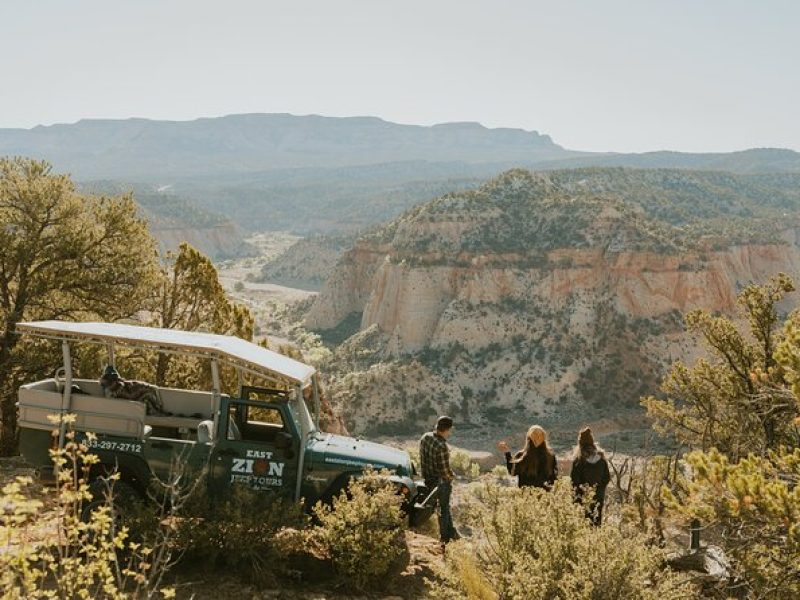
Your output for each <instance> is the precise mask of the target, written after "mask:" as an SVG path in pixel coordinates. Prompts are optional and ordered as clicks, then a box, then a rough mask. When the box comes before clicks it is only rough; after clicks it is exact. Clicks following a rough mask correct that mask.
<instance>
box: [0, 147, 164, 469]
mask: <svg viewBox="0 0 800 600" xmlns="http://www.w3.org/2000/svg"><path fill="white" fill-rule="evenodd" d="M0 248H2V249H3V251H2V253H0V321H1V322H2V325H1V326H2V331H0V385H2V390H0V394H2V417H3V418H2V420H3V429H2V451H3V452H5V453H8V452H10V451H12V450H13V448H14V447H15V446H16V407H15V405H14V402H15V396H14V392H15V390H16V387H17V384H18V383H19V381H20V380H21V379H23V378H24V377H26V376H28V375H30V374H32V373H40V372H41V371H42V370H43V369H44V368H47V367H45V365H49V364H52V362H51V361H50V360H45V361H44V362H41V361H40V360H37V359H41V358H43V357H44V356H49V353H48V352H42V349H43V346H42V345H41V344H31V343H20V342H19V339H20V338H19V336H17V335H16V333H15V329H16V326H17V323H19V322H21V321H25V320H37V319H81V318H82V319H87V318H97V319H101V320H116V319H120V318H125V317H130V316H131V315H133V314H135V313H136V311H138V310H140V309H141V308H142V306H143V304H144V300H145V298H146V295H147V294H148V293H149V291H150V290H151V289H152V285H153V282H154V280H155V277H156V273H157V261H156V246H155V243H154V241H153V239H152V238H151V237H150V234H149V233H148V231H147V225H146V223H145V222H144V221H143V220H141V219H140V218H139V217H138V216H137V209H136V205H135V203H134V202H133V200H132V199H131V198H130V197H129V196H122V197H115V198H107V197H94V196H82V195H80V194H78V193H76V191H75V187H74V185H73V184H72V182H71V181H70V179H69V178H68V177H67V176H66V175H56V174H54V173H53V172H52V169H51V167H50V165H48V164H47V163H45V162H37V161H33V160H29V159H23V158H16V159H0ZM47 348H50V347H49V346H47Z"/></svg>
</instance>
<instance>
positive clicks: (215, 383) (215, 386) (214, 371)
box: [211, 360, 220, 438]
mask: <svg viewBox="0 0 800 600" xmlns="http://www.w3.org/2000/svg"><path fill="white" fill-rule="evenodd" d="M211 388H212V389H211V397H212V398H213V400H212V406H213V410H214V437H215V438H216V436H217V435H219V404H220V385H219V364H218V363H217V361H216V360H212V361H211Z"/></svg>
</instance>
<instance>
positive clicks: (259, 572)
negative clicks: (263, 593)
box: [176, 486, 309, 583]
mask: <svg viewBox="0 0 800 600" xmlns="http://www.w3.org/2000/svg"><path fill="white" fill-rule="evenodd" d="M214 500H215V499H214V498H211V497H209V496H208V494H207V493H205V487H204V486H201V488H200V489H199V491H198V493H197V494H196V495H195V496H194V497H193V498H192V499H190V501H188V502H187V504H186V506H185V508H184V510H183V511H182V513H183V514H182V515H181V518H180V519H179V521H178V525H177V540H176V543H177V545H178V546H179V547H180V548H181V550H182V551H183V552H184V555H183V562H184V563H186V564H202V565H204V568H207V567H212V568H218V569H220V570H223V571H224V572H226V573H235V574H236V575H237V576H239V577H241V578H243V579H246V580H249V581H253V582H256V583H266V582H271V581H272V580H273V579H274V577H275V575H276V574H278V573H279V572H280V570H281V568H282V567H283V566H284V565H285V562H286V559H287V556H288V555H290V554H291V553H292V551H293V550H295V549H296V546H302V544H303V541H302V533H301V531H302V530H303V529H304V528H305V527H306V526H307V525H308V521H309V519H308V517H307V516H306V515H305V513H304V512H303V509H302V505H300V504H299V503H293V502H291V501H289V500H285V499H281V498H276V497H272V496H269V495H266V494H264V492H257V491H253V490H250V489H248V488H246V487H244V486H234V487H233V488H232V490H231V493H230V494H229V495H226V497H225V500H224V501H222V502H220V501H219V500H217V501H216V502H215V501H214Z"/></svg>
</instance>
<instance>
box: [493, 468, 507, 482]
mask: <svg viewBox="0 0 800 600" xmlns="http://www.w3.org/2000/svg"><path fill="white" fill-rule="evenodd" d="M491 473H492V477H494V478H495V479H500V480H503V479H506V478H507V477H508V469H507V468H506V467H505V465H495V466H494V467H493V468H492V471H491Z"/></svg>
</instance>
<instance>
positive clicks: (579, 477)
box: [570, 427, 611, 526]
mask: <svg viewBox="0 0 800 600" xmlns="http://www.w3.org/2000/svg"><path fill="white" fill-rule="evenodd" d="M570 476H571V477H572V485H573V487H574V488H575V497H576V498H577V500H578V501H579V502H581V501H582V500H583V494H584V493H585V492H586V491H587V490H590V489H593V490H594V498H593V499H592V501H591V502H590V503H589V504H588V505H587V507H586V516H587V517H588V518H589V519H591V521H592V524H594V525H597V526H599V525H600V524H601V523H602V521H603V502H604V501H605V499H606V486H608V482H609V481H611V474H610V473H609V470H608V461H607V460H606V457H605V454H604V453H603V449H602V448H600V447H599V446H598V445H597V444H596V443H595V441H594V436H593V435H592V430H591V429H590V428H589V427H584V428H583V429H581V432H580V433H579V434H578V444H577V446H575V455H574V460H573V461H572V473H571V475H570Z"/></svg>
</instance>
